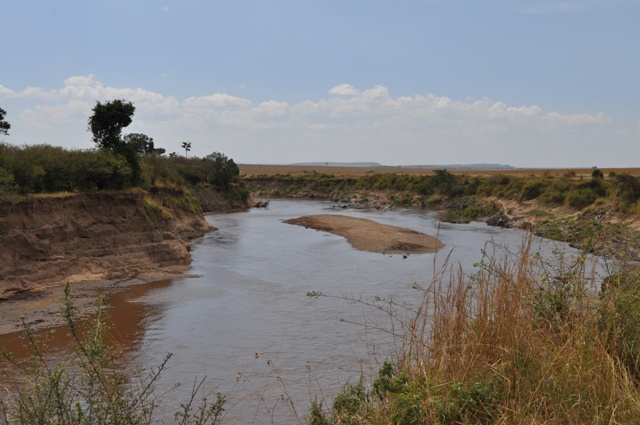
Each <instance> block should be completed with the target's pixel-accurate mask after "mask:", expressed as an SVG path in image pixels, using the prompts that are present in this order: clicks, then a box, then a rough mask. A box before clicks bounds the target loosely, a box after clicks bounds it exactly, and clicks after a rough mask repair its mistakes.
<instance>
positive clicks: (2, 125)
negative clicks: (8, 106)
mask: <svg viewBox="0 0 640 425" xmlns="http://www.w3.org/2000/svg"><path fill="white" fill-rule="evenodd" d="M6 115H7V111H5V110H4V109H2V108H0V134H4V135H5V136H8V135H9V129H10V128H11V124H9V123H8V122H7V121H5V120H4V117H5V116H6Z"/></svg>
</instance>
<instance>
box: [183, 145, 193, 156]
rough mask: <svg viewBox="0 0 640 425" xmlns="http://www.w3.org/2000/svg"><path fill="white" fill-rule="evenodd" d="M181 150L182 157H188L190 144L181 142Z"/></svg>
mask: <svg viewBox="0 0 640 425" xmlns="http://www.w3.org/2000/svg"><path fill="white" fill-rule="evenodd" d="M182 149H184V157H185V158H188V157H189V151H190V150H191V142H182Z"/></svg>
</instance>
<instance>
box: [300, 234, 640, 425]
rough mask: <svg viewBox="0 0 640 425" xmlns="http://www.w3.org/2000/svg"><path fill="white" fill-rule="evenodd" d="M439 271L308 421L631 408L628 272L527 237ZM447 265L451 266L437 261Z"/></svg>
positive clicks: (564, 414) (502, 418) (633, 305)
mask: <svg viewBox="0 0 640 425" xmlns="http://www.w3.org/2000/svg"><path fill="white" fill-rule="evenodd" d="M477 267H478V268H477V271H476V272H475V273H474V274H472V275H465V274H464V273H463V272H462V271H461V270H460V269H459V268H458V269H454V271H452V272H450V273H445V274H440V276H439V277H438V278H437V279H435V280H434V281H433V282H432V283H431V284H430V285H429V286H428V287H427V288H425V289H424V300H423V302H422V304H421V305H420V307H419V309H418V311H417V312H416V313H415V315H414V316H413V317H412V318H411V319H410V320H408V321H406V322H405V323H403V325H404V332H405V333H404V343H403V344H402V347H401V351H400V355H399V356H398V358H397V359H396V360H395V361H394V362H393V363H390V362H387V363H385V364H384V365H383V366H382V368H381V369H380V372H379V374H378V376H377V377H376V378H375V380H374V381H373V383H372V385H371V386H369V387H366V386H365V385H364V384H363V383H362V382H361V383H360V384H358V385H348V386H347V387H345V390H344V391H343V393H341V394H340V395H338V397H336V399H335V400H334V404H333V411H332V413H331V414H329V415H324V416H323V414H322V413H321V411H320V409H319V406H314V409H313V410H312V416H311V417H310V422H311V423H316V424H321V423H345V424H355V423H359V424H382V423H396V424H460V423H463V424H466V423H469V424H585V423H590V424H633V423H637V421H638V420H639V419H638V418H640V391H639V390H638V384H639V383H640V367H639V362H638V358H639V357H638V354H640V284H639V283H638V277H637V276H636V275H634V274H633V273H632V272H626V273H622V274H613V273H612V274H611V275H610V276H608V277H606V278H605V279H604V281H605V283H606V286H605V289H604V290H601V289H600V282H601V281H602V280H603V279H602V278H601V277H600V276H598V275H597V273H596V272H595V268H594V267H593V266H592V263H591V262H590V261H589V257H588V256H587V255H586V254H584V255H579V256H577V257H575V258H567V256H565V255H564V254H563V253H561V252H558V253H556V258H554V259H553V260H552V261H548V260H545V259H544V258H542V256H540V255H538V254H536V253H535V252H534V251H533V249H532V243H531V240H528V241H526V242H525V243H523V246H522V248H521V250H520V252H517V253H509V252H502V253H500V254H497V253H493V254H491V255H488V254H487V255H485V256H484V258H483V259H482V261H481V262H480V263H479V264H478V265H477ZM449 270H451V269H449Z"/></svg>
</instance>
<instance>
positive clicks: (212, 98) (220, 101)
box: [184, 93, 251, 108]
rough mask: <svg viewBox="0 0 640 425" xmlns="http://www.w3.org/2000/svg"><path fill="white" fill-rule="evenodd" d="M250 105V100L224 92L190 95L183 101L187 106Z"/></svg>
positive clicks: (219, 106)
mask: <svg viewBox="0 0 640 425" xmlns="http://www.w3.org/2000/svg"><path fill="white" fill-rule="evenodd" d="M250 105H251V101H250V100H248V99H242V98H240V97H235V96H230V95H228V94H226V93H214V94H211V95H208V96H200V97H190V98H188V99H187V100H185V101H184V106H186V107H189V108H228V107H247V106H250Z"/></svg>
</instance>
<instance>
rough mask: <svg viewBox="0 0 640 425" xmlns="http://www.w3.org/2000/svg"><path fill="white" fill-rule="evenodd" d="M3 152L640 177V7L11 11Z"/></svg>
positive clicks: (471, 0)
mask: <svg viewBox="0 0 640 425" xmlns="http://www.w3.org/2000/svg"><path fill="white" fill-rule="evenodd" d="M1 10H2V16H3V18H2V25H1V26H0V39H1V40H3V43H2V64H1V65H0V107H1V108H3V109H5V110H6V111H7V117H6V119H7V120H8V121H9V122H10V123H11V126H12V127H11V131H10V135H9V136H0V140H4V141H5V142H7V143H12V144H16V145H23V144H27V145H30V144H39V143H47V144H51V145H57V146H65V147H69V148H77V149H89V148H93V144H92V142H91V134H90V133H88V132H87V119H88V117H89V116H90V115H91V108H92V107H93V106H94V105H95V103H96V101H101V102H105V101H108V100H112V99H116V98H120V99H125V100H129V101H131V102H133V103H134V105H135V106H136V113H135V116H134V122H133V124H132V125H131V126H129V127H127V128H126V129H125V132H127V133H129V132H140V133H145V134H147V135H149V136H151V137H153V138H154V140H155V142H156V145H158V146H162V147H165V148H166V149H167V150H168V151H169V152H172V151H175V152H178V153H181V148H180V145H181V143H182V142H184V141H189V142H191V144H192V151H191V154H195V155H198V156H204V155H207V154H209V153H211V152H214V151H219V152H223V153H225V154H226V155H228V156H230V157H232V158H234V159H235V160H236V162H238V163H272V164H273V163H276V164H284V163H294V162H316V161H323V162H324V161H331V162H334V161H346V162H353V161H374V162H379V163H382V164H385V165H403V164H404V165H408V164H453V163H501V164H511V165H514V166H519V167H544V168H546V167H582V166H594V165H598V166H600V167H628V166H638V165H639V164H638V158H640V25H639V24H638V22H640V1H638V0H582V1H571V0H568V1H553V0H549V1H545V0H511V1H498V0H485V1H478V0H389V1H388V0H340V1H338V0H288V1H285V0H269V1H266V0H225V1H219V0H208V1H191V0H182V1H173V0H165V1H154V0H135V1H133V0H128V1H122V0H110V1H108V2H106V1H104V2H94V1H78V0H67V1H51V0H47V1H35V0H21V1H3V2H2V4H1Z"/></svg>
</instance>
